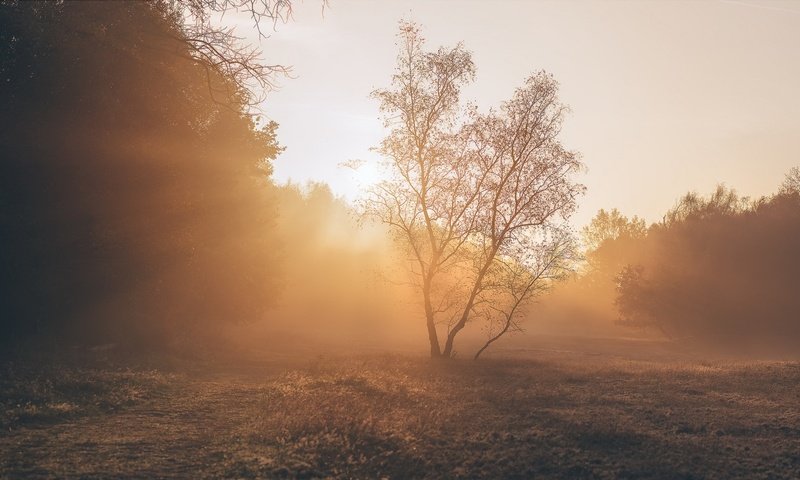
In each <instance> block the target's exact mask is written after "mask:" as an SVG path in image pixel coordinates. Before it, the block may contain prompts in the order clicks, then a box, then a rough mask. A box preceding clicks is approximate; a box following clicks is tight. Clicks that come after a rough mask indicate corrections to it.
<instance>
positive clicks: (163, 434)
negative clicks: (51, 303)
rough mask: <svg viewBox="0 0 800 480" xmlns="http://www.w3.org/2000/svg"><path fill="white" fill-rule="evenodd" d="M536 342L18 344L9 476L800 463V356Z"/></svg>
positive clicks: (0, 421) (796, 471) (543, 472)
mask: <svg viewBox="0 0 800 480" xmlns="http://www.w3.org/2000/svg"><path fill="white" fill-rule="evenodd" d="M531 345H532V346H531V347H529V348H515V349H513V350H512V349H505V350H504V349H498V350H497V351H496V352H493V353H492V355H489V356H487V358H486V359H483V360H480V361H477V362H475V361H472V360H466V359H456V360H453V361H432V360H430V359H427V358H425V357H423V356H419V355H416V354H411V353H396V354H387V353H375V352H341V351H339V352H331V353H322V354H320V353H317V354H313V353H311V351H309V352H306V354H294V355H288V354H281V353H279V352H275V351H271V352H269V351H267V352H263V351H262V352H248V353H247V354H246V355H242V354H239V355H237V356H217V357H216V358H213V359H212V358H204V359H197V358H189V357H180V356H173V357H164V356H163V355H160V356H153V357H147V356H142V355H139V356H138V357H137V358H136V359H135V360H132V359H131V358H129V357H125V356H124V355H122V354H121V353H119V352H116V351H115V350H114V349H108V350H104V349H95V350H78V349H76V350H73V351H70V352H66V353H59V354H50V355H58V359H57V361H56V359H55V358H53V357H52V356H50V355H44V356H42V357H41V358H40V359H39V360H38V361H37V360H33V359H31V358H19V357H14V356H10V357H8V358H6V359H5V360H4V361H3V364H2V376H0V382H1V383H2V384H0V391H2V400H1V401H2V416H1V417H0V426H2V433H0V477H2V478H23V477H24V478H144V477H148V478H177V477H181V478H186V477H191V478H220V477H226V478H686V479H688V478H697V479H699V478H720V479H729V478H764V479H767V478H800V363H797V362H795V361H743V360H732V359H724V358H701V357H698V356H695V355H691V354H687V353H686V352H675V351H673V350H671V349H670V348H669V347H668V346H667V347H665V346H663V345H655V344H651V343H648V342H643V341H633V340H631V341H619V340H618V341H613V342H612V341H603V340H593V341H585V342H580V341H576V340H574V339H573V340H571V341H570V340H567V339H565V340H563V341H560V340H558V339H552V338H542V339H539V340H538V343H537V342H536V339H534V340H532V343H531ZM578 347H580V348H578Z"/></svg>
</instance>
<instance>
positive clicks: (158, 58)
mask: <svg viewBox="0 0 800 480" xmlns="http://www.w3.org/2000/svg"><path fill="white" fill-rule="evenodd" d="M184 3H185V2H184ZM190 3H191V2H190ZM183 6H184V7H185V5H183ZM181 8H182V7H181V4H180V2H178V3H175V2H168V1H156V2H16V1H1V2H0V82H2V89H1V90H0V92H1V93H0V97H1V98H0V103H1V104H2V106H3V108H2V111H0V146H2V161H1V162H0V225H2V231H0V264H2V269H0V284H1V285H2V292H0V294H1V297H0V311H2V315H1V316H0V329H2V332H0V333H1V334H0V337H2V339H3V340H7V341H15V340H17V339H19V338H25V337H42V336H49V337H55V338H60V339H64V340H65V341H69V342H84V343H98V342H127V343H134V344H141V345H163V344H165V343H169V342H171V341H174V340H175V339H177V338H185V337H187V336H199V337H203V336H205V337H208V338H212V339H214V338H219V335H218V334H219V332H220V330H225V329H228V330H230V328H231V326H234V325H236V326H238V325H242V324H247V325H249V326H248V327H245V328H247V329H248V330H247V331H248V332H251V333H252V332H262V333H265V335H266V334H268V333H269V332H280V334H281V335H284V336H291V335H298V336H300V335H310V336H316V337H318V338H319V339H320V340H327V341H333V340H341V341H343V342H352V341H353V340H354V339H356V340H357V341H363V342H364V344H369V345H375V344H391V342H393V341H394V342H397V341H398V339H402V341H403V342H406V344H410V343H412V342H416V344H417V345H420V346H421V343H422V340H423V339H424V338H425V335H426V333H425V329H426V326H425V315H424V313H423V312H422V310H421V308H422V307H421V306H420V305H419V303H418V302H417V301H416V300H415V296H414V295H413V293H412V292H411V286H410V285H409V284H408V281H407V278H406V277H403V274H402V270H403V268H404V266H405V265H404V261H405V260H404V258H403V255H402V254H398V252H397V250H396V247H395V246H393V245H394V244H393V242H392V238H391V235H390V234H389V232H388V231H387V230H386V229H384V228H382V227H380V226H379V225H375V224H372V223H366V224H365V223H363V222H360V221H359V220H358V219H357V218H355V217H354V215H353V212H352V211H351V209H350V207H349V205H348V204H347V203H346V202H345V201H344V200H342V199H340V198H337V197H336V196H335V195H334V194H333V193H332V192H331V191H330V189H329V188H328V187H327V186H325V185H323V184H316V185H309V186H302V187H301V186H297V185H292V184H289V185H276V184H275V183H274V182H273V181H271V180H270V173H271V162H272V161H273V160H274V159H275V158H276V157H277V156H278V155H279V154H280V152H281V150H282V148H283V147H282V146H281V145H280V144H279V140H278V136H279V135H278V133H279V132H278V126H277V125H276V124H275V123H271V122H261V121H260V120H259V118H258V117H257V116H253V115H251V113H252V112H251V111H250V110H249V108H250V106H251V104H252V101H253V99H252V98H251V97H250V96H248V92H247V91H245V90H242V83H241V82H242V78H241V77H235V76H231V74H230V72H229V71H226V70H225V69H214V68H209V64H208V63H203V62H202V61H198V59H197V52H196V51H195V50H193V47H192V45H191V44H190V43H187V41H186V35H187V32H186V29H185V24H184V22H183V19H182V15H183V13H182V10H181ZM365 93H366V92H365ZM288 148H291V145H289V146H288ZM583 238H584V243H585V251H584V260H583V262H582V263H576V264H574V265H573V266H572V268H573V269H574V270H575V273H574V274H572V275H571V276H570V277H569V278H568V279H567V280H564V281H562V282H560V283H558V284H557V285H556V287H555V288H554V289H553V290H552V291H551V292H549V293H548V294H547V295H544V296H541V297H540V298H538V302H537V303H535V304H532V305H530V307H529V308H527V310H526V311H525V313H524V320H525V323H524V326H525V328H527V329H529V330H533V331H547V332H570V333H574V334H582V335H587V334H590V335H609V334H620V335H629V334H631V332H640V331H643V332H646V333H647V334H654V335H660V336H665V337H668V338H671V339H674V340H685V339H693V340H697V341H701V342H704V343H710V344H714V345H719V346H725V347H735V348H740V347H741V346H743V345H762V346H782V347H787V348H790V349H791V348H794V349H796V348H797V347H796V345H800V342H798V340H800V295H798V278H800V249H798V243H799V242H800V173H798V171H797V170H793V171H792V172H790V174H789V175H788V176H787V180H786V182H785V183H784V185H783V186H781V187H780V190H779V191H778V192H777V193H775V194H774V195H771V196H769V197H764V198H760V199H756V200H752V199H745V198H741V197H740V196H738V195H737V194H736V193H735V191H733V190H731V189H727V188H724V187H720V188H719V189H718V190H717V191H715V192H713V193H712V194H711V195H710V196H707V197H703V196H700V195H697V194H687V195H686V196H684V197H682V198H681V199H680V200H679V201H678V203H677V204H676V206H675V207H674V208H673V209H671V210H670V211H669V212H667V213H666V214H665V216H664V218H663V219H662V221H660V222H657V223H655V224H653V225H650V226H647V225H645V223H644V221H642V220H641V219H639V218H636V217H633V218H628V217H625V216H624V215H622V214H621V213H620V212H619V211H616V210H609V211H605V210H603V211H601V212H600V213H599V214H598V216H597V217H595V219H594V220H593V221H592V223H591V224H590V225H589V226H587V227H586V229H584V231H583ZM447 282H448V279H445V280H444V283H445V284H446V283H447ZM452 283H454V284H455V283H458V279H453V281H452ZM237 328H238V327H237ZM465 331H466V332H467V334H466V335H465V337H466V338H467V339H469V338H470V335H471V336H472V338H478V339H480V340H476V344H477V345H481V344H482V343H483V342H484V341H485V332H482V331H481V330H480V329H479V328H477V327H476V326H474V325H468V326H467V328H466V330H465ZM283 338H288V337H283Z"/></svg>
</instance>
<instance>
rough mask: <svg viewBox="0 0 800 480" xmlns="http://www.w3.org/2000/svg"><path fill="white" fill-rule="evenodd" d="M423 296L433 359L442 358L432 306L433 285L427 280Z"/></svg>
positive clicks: (423, 288)
mask: <svg viewBox="0 0 800 480" xmlns="http://www.w3.org/2000/svg"><path fill="white" fill-rule="evenodd" d="M422 295H423V297H424V298H425V321H426V324H427V326H428V341H429V342H430V344H431V358H440V357H441V356H442V351H441V350H440V348H439V335H438V334H437V333H436V321H435V319H434V313H433V307H432V306H431V285H430V282H428V281H427V279H426V280H425V282H424V284H423V285H422Z"/></svg>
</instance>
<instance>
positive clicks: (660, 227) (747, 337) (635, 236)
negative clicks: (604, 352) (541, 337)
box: [533, 168, 800, 350]
mask: <svg viewBox="0 0 800 480" xmlns="http://www.w3.org/2000/svg"><path fill="white" fill-rule="evenodd" d="M582 233H583V237H584V243H585V245H586V253H585V262H584V265H583V266H582V267H581V268H580V269H579V270H578V272H577V273H576V274H575V275H573V277H572V278H571V279H570V280H568V281H567V282H565V283H563V284H562V285H560V286H558V287H557V288H556V289H555V291H554V292H553V294H552V295H551V296H549V297H548V298H547V299H545V300H543V302H542V303H543V304H542V305H541V308H540V312H539V315H538V316H539V317H540V322H542V323H545V324H550V326H551V328H552V326H553V325H559V324H560V325H561V326H562V327H564V328H567V329H570V330H571V331H572V332H580V331H583V332H584V333H587V332H588V333H592V334H599V333H602V332H603V331H606V332H607V331H608V329H609V327H611V325H612V324H616V329H615V333H617V334H624V330H622V328H627V329H631V328H633V329H635V330H634V331H637V330H638V331H640V332H643V333H650V334H657V335H660V336H663V337H666V338H668V339H672V340H679V341H692V342H697V343H701V344H705V345H715V346H718V347H721V348H724V349H742V348H744V349H763V348H775V347H778V348H781V349H783V350H786V349H789V350H796V348H797V345H798V340H800V295H798V292H799V291H800V290H798V287H799V286H800V285H799V284H798V279H800V248H798V246H800V170H799V169H798V168H794V169H792V170H791V171H790V172H789V174H787V176H786V180H785V182H784V183H783V185H781V186H780V188H779V189H778V191H777V192H776V193H774V194H773V195H770V196H765V197H761V198H758V199H750V198H746V197H741V196H740V195H738V194H737V193H736V191H735V190H733V189H731V188H728V187H725V186H722V185H721V186H719V187H717V189H716V190H715V191H713V192H712V193H711V194H709V195H707V196H703V195H700V194H697V193H695V192H690V193H687V194H686V195H684V196H683V197H681V198H680V199H679V200H678V201H677V202H676V204H675V206H674V207H673V208H672V209H670V210H669V211H668V212H666V213H665V215H664V217H663V218H662V220H661V221H659V222H656V223H654V224H652V225H650V226H649V227H647V226H646V225H645V222H644V221H643V220H642V219H640V218H637V217H632V218H628V217H626V216H625V215H623V214H621V213H620V212H619V211H618V210H616V209H613V210H611V211H606V210H601V211H600V212H599V213H598V215H597V216H595V218H594V219H593V220H592V222H591V223H590V224H589V225H588V226H587V227H585V228H584V230H583V232H582ZM533 317H537V315H536V314H534V315H533ZM544 330H547V328H544ZM631 333H633V332H631Z"/></svg>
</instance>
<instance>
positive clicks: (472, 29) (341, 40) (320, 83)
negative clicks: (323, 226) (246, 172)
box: [239, 0, 800, 226]
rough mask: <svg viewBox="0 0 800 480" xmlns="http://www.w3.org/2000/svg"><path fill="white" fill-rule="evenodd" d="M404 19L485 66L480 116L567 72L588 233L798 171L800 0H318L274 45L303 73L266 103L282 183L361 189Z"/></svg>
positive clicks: (773, 182) (762, 187) (570, 135)
mask: <svg viewBox="0 0 800 480" xmlns="http://www.w3.org/2000/svg"><path fill="white" fill-rule="evenodd" d="M400 19H411V20H414V21H416V22H418V23H420V24H421V25H422V26H423V28H424V35H425V37H426V38H427V39H428V42H429V43H428V45H429V46H430V47H431V48H434V47H437V46H439V45H453V44H455V43H456V42H459V41H463V42H464V44H465V45H466V47H467V48H468V49H469V50H471V51H472V52H473V59H474V61H475V64H476V66H477V72H478V75H477V80H476V82H475V84H474V85H472V86H471V87H470V88H468V89H466V90H465V92H464V99H467V100H474V101H475V102H476V103H477V104H478V105H479V106H481V107H482V108H488V107H489V106H493V105H497V104H498V103H499V102H501V101H502V100H504V99H506V98H508V97H510V95H511V93H512V91H513V89H514V88H515V87H516V86H518V85H521V84H522V82H523V80H524V79H525V77H526V76H527V75H528V74H530V73H532V72H534V71H537V70H540V69H544V70H547V71H549V72H551V73H553V74H554V75H555V77H556V79H557V80H558V81H559V82H560V83H561V99H562V101H564V102H565V103H567V104H568V105H570V107H571V108H572V113H571V115H570V116H569V117H568V118H567V121H566V124H565V128H564V131H563V135H562V139H563V141H564V143H565V145H567V146H568V147H569V148H571V149H574V150H577V151H579V152H581V154H582V156H583V160H584V162H585V163H586V165H587V167H588V172H587V173H586V174H585V175H584V176H583V182H584V183H585V184H586V185H587V187H588V193H587V195H586V197H585V198H584V199H583V200H582V201H581V205H582V207H581V211H580V212H579V213H578V214H577V215H576V217H575V219H574V220H575V224H576V225H578V226H579V225H582V224H584V223H585V222H586V221H588V219H590V218H591V216H592V215H593V214H594V213H595V212H596V211H597V210H598V209H599V208H602V207H606V208H610V207H618V208H619V209H620V210H622V211H623V212H624V213H626V214H629V215H633V214H637V215H640V216H643V217H645V218H646V219H647V220H648V221H656V220H658V219H659V218H660V217H661V215H662V214H663V213H664V212H665V211H666V209H668V208H669V207H670V206H672V205H673V204H674V202H675V200H676V198H677V197H679V196H680V195H681V194H683V193H685V192H686V191H688V190H698V191H699V192H701V193H707V192H709V191H710V190H711V189H712V188H713V187H714V186H715V185H716V184H717V183H720V182H724V183H726V184H728V185H730V186H732V187H735V188H736V189H737V190H739V192H740V193H742V194H744V195H751V196H758V195H762V194H767V193H770V192H773V191H775V189H776V188H777V185H778V184H779V183H780V182H781V181H782V179H783V175H784V173H785V172H786V171H787V170H788V169H789V168H790V167H792V166H794V165H800V91H798V89H800V2H793V1H787V2H755V1H750V0H742V1H707V2H702V1H691V2H677V1H675V2H655V1H642V2H633V1H629V2H588V1H587V2H580V1H561V2H556V1H553V2H544V1H465V0H459V1H455V0H451V1H386V0H381V1H365V0H364V1H352V0H331V1H330V4H329V5H328V7H326V9H325V13H324V17H323V15H322V13H321V3H319V2H317V1H314V0H305V2H304V3H298V5H297V6H296V9H295V18H294V22H292V23H289V24H287V25H280V26H279V27H278V30H277V32H275V33H273V34H272V35H271V37H270V38H269V39H267V40H265V41H262V43H261V47H262V48H263V50H264V56H265V58H266V59H267V60H268V61H269V62H270V63H284V64H289V65H292V66H293V71H294V75H295V77H296V78H294V79H290V80H288V79H287V80H283V81H281V83H282V88H281V89H280V90H279V91H277V92H274V93H271V94H270V95H269V97H268V99H267V101H266V103H265V105H264V111H265V112H266V114H267V116H268V117H269V118H271V119H273V120H275V121H277V122H278V123H280V129H279V139H280V141H281V142H282V143H283V144H284V145H285V146H286V147H287V149H286V152H285V153H284V154H283V155H282V156H281V157H280V158H279V159H278V161H277V162H276V163H275V178H276V180H278V181H285V180H287V179H292V180H293V181H297V182H305V181H307V180H321V181H325V182H327V183H329V184H330V185H331V186H332V187H333V189H334V191H335V192H337V193H339V194H342V195H346V196H349V197H352V196H354V195H355V191H356V181H357V179H354V178H353V174H352V172H351V171H349V170H347V169H345V168H342V167H340V166H339V164H340V163H341V162H343V161H346V160H349V159H365V160H369V159H374V158H375V156H374V154H372V153H370V151H369V149H370V147H373V146H376V145H377V144H378V143H379V141H380V139H381V138H382V136H383V134H384V132H383V130H382V127H381V123H380V122H379V120H378V118H379V117H378V110H377V103H376V102H375V101H373V100H371V99H370V98H369V93H370V91H372V90H373V89H374V88H376V87H382V86H386V85H387V84H388V82H389V79H390V75H391V74H392V71H393V68H394V65H395V57H396V48H397V47H396V44H395V42H396V36H395V35H396V32H397V23H398V20H400ZM248 30H249V29H248V28H246V27H245V25H242V27H241V28H240V30H239V33H240V34H243V35H244V34H248Z"/></svg>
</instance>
